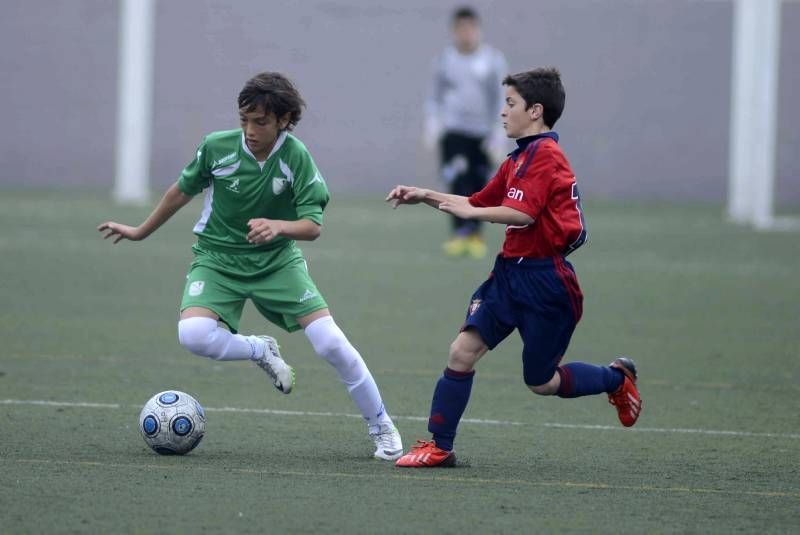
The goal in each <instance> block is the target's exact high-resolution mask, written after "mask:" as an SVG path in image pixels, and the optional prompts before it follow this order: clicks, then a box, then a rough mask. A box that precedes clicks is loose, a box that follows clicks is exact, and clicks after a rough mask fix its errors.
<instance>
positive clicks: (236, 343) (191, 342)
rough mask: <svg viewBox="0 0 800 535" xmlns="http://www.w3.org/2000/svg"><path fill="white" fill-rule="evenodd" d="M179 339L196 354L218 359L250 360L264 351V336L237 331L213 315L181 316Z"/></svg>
mask: <svg viewBox="0 0 800 535" xmlns="http://www.w3.org/2000/svg"><path fill="white" fill-rule="evenodd" d="M178 341H179V342H180V344H181V345H182V346H183V347H185V348H186V349H188V350H189V351H191V352H192V353H194V354H195V355H200V356H201V357H207V358H210V359H214V360H250V359H253V358H255V356H256V355H260V354H261V352H263V351H264V341H263V340H261V339H260V338H258V337H256V336H242V335H241V334H233V333H232V332H230V331H228V330H227V329H223V328H222V327H220V326H219V325H217V320H214V319H212V318H186V319H183V320H180V321H179V322H178Z"/></svg>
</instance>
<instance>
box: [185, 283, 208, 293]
mask: <svg viewBox="0 0 800 535" xmlns="http://www.w3.org/2000/svg"><path fill="white" fill-rule="evenodd" d="M205 285H206V283H205V281H194V282H193V283H191V284H190V285H189V295H190V296H192V297H197V296H198V295H200V294H201V293H203V287H204V286H205Z"/></svg>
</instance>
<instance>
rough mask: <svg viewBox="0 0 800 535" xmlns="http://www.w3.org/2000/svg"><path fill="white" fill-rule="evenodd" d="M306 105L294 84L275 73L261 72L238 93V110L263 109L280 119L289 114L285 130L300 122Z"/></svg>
mask: <svg viewBox="0 0 800 535" xmlns="http://www.w3.org/2000/svg"><path fill="white" fill-rule="evenodd" d="M305 105H306V103H305V101H304V100H303V97H301V96H300V93H299V92H298V91H297V88H296V87H295V86H294V84H293V83H292V82H291V80H289V79H288V78H286V77H285V76H284V75H282V74H280V73H277V72H262V73H260V74H256V75H255V76H253V77H252V78H250V79H249V80H248V81H247V83H246V84H244V87H243V88H242V90H241V91H240V92H239V108H240V109H244V111H247V112H250V111H253V110H255V109H257V108H259V107H260V108H263V109H264V111H265V112H266V113H270V112H272V113H274V114H275V116H276V117H277V118H278V119H280V118H281V117H283V116H284V115H286V114H287V113H288V114H289V124H288V125H286V130H291V129H292V128H293V127H294V126H295V125H296V124H297V123H299V122H300V117H301V116H302V114H303V108H304V107H305Z"/></svg>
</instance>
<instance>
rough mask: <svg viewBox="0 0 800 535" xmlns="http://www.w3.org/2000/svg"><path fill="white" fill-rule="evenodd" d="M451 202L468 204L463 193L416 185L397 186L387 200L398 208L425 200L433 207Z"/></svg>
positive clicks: (393, 206)
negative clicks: (440, 190) (434, 189)
mask: <svg viewBox="0 0 800 535" xmlns="http://www.w3.org/2000/svg"><path fill="white" fill-rule="evenodd" d="M445 201H446V202H449V203H452V204H455V205H468V204H469V201H468V200H467V197H464V196H462V195H452V194H450V193H441V192H439V191H433V190H431V189H425V188H417V187H415V186H395V187H394V189H392V191H390V192H389V195H387V196H386V202H390V203H392V208H397V207H398V206H400V205H401V204H419V203H421V202H424V203H425V204H427V205H428V206H432V207H433V208H437V209H438V208H439V204H441V203H443V202H445Z"/></svg>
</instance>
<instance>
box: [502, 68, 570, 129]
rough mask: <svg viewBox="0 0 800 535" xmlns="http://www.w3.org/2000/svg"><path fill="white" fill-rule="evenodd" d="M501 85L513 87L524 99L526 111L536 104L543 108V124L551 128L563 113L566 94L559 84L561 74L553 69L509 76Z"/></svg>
mask: <svg viewBox="0 0 800 535" xmlns="http://www.w3.org/2000/svg"><path fill="white" fill-rule="evenodd" d="M503 85H507V86H509V87H513V88H514V89H516V90H517V92H518V93H519V94H520V96H522V98H523V99H525V109H526V110H527V109H528V108H530V107H531V106H533V105H534V104H536V103H539V104H541V105H542V107H543V108H544V114H543V118H544V124H546V125H547V127H548V128H553V125H555V124H556V121H558V118H559V117H561V113H562V112H563V111H564V101H565V100H566V93H565V92H564V85H563V84H562V83H561V73H560V72H558V69H556V68H555V67H541V68H538V69H533V70H532V71H527V72H520V73H517V74H510V75H508V76H506V78H505V80H503Z"/></svg>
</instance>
